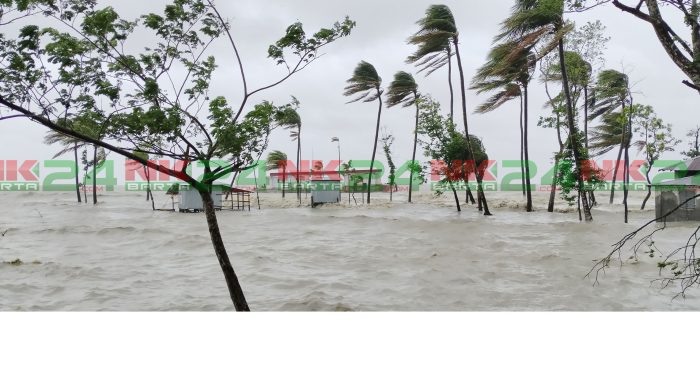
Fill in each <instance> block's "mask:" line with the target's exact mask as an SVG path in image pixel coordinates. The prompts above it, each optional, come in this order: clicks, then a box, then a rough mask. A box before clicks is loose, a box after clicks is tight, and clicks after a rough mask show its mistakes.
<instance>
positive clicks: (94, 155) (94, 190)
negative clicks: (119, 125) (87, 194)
mask: <svg viewBox="0 0 700 390" xmlns="http://www.w3.org/2000/svg"><path fill="white" fill-rule="evenodd" d="M92 204H93V205H96V204H97V146H95V147H94V148H93V152H92Z"/></svg>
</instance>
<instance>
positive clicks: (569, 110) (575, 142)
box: [559, 38, 593, 222]
mask: <svg viewBox="0 0 700 390" xmlns="http://www.w3.org/2000/svg"><path fill="white" fill-rule="evenodd" d="M559 67H560V68H561V76H562V77H561V78H562V84H563V87H564V95H565V96H566V114H567V117H568V123H569V138H570V139H571V141H572V142H571V143H570V144H571V148H572V150H573V152H574V160H576V171H577V173H578V187H579V188H578V191H579V196H580V193H581V192H583V191H584V190H585V188H584V182H583V169H582V167H581V163H582V161H581V155H580V153H579V152H580V150H579V147H580V145H579V141H580V140H579V139H578V132H577V131H576V123H574V106H573V103H572V100H571V90H570V89H569V76H568V74H567V70H566V61H565V59H564V38H562V39H560V40H559ZM582 201H583V212H584V215H585V218H586V222H592V221H593V215H592V214H591V208H590V206H589V204H588V198H586V197H583V198H582Z"/></svg>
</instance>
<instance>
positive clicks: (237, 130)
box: [0, 0, 355, 311]
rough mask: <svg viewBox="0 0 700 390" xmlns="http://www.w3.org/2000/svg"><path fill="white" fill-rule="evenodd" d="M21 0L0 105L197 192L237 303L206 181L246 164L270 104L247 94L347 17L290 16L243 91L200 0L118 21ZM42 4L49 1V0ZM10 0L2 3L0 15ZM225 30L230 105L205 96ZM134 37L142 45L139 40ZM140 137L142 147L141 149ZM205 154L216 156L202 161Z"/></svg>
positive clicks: (0, 68) (211, 9)
mask: <svg viewBox="0 0 700 390" xmlns="http://www.w3.org/2000/svg"><path fill="white" fill-rule="evenodd" d="M42 3H43V2H40V3H33V4H31V6H30V8H29V9H28V12H41V13H43V16H44V17H43V18H41V19H37V20H33V21H36V22H41V23H44V24H43V25H33V24H30V25H25V26H22V27H21V28H20V29H19V30H20V33H19V36H18V37H17V38H16V39H11V38H7V37H5V36H0V106H2V107H3V109H4V110H7V111H9V112H11V113H12V114H13V115H14V116H17V115H20V116H23V117H25V118H28V119H30V120H32V121H34V122H36V123H39V124H41V125H43V126H45V127H47V128H48V129H50V130H52V131H54V132H57V133H60V134H63V135H65V136H70V137H73V138H75V139H78V140H81V141H84V142H86V143H89V144H92V145H95V146H99V147H102V148H104V149H106V150H108V151H111V152H113V153H116V154H119V155H121V156H124V157H126V158H128V159H130V160H134V161H137V162H139V163H141V164H143V165H146V166H148V167H150V168H152V169H154V170H156V171H159V172H162V173H165V174H168V175H170V176H174V177H176V178H178V179H180V180H181V181H183V182H184V183H185V184H187V185H189V186H191V187H193V188H195V189H196V190H197V191H198V192H199V194H200V195H201V197H202V200H203V204H204V211H205V213H204V214H205V217H206V220H207V225H208V230H209V235H210V238H211V242H212V245H213V248H214V252H215V254H216V257H217V259H218V261H219V265H220V266H221V269H222V272H223V274H224V277H225V279H226V283H227V286H228V289H229V293H230V295H231V299H232V301H233V304H234V306H235V308H236V309H237V310H242V311H248V310H249V306H248V303H247V300H246V298H245V295H244V293H243V289H242V287H241V284H240V282H239V280H238V276H237V275H236V273H235V271H234V268H233V266H232V264H231V261H230V258H229V255H228V253H227V251H226V247H225V245H224V241H223V238H222V236H221V232H220V230H219V225H218V222H217V217H216V213H215V210H214V202H213V199H212V195H211V186H212V185H213V184H214V182H215V181H216V180H218V179H220V178H223V177H225V176H227V175H229V174H230V173H232V172H236V171H240V170H243V169H246V168H247V167H250V166H253V165H254V162H255V160H257V159H258V158H259V157H260V155H261V153H262V152H263V151H264V150H265V148H266V147H267V140H268V137H269V132H270V130H271V128H272V124H273V123H274V115H273V114H274V112H275V111H276V109H277V108H276V107H275V106H274V105H272V104H271V103H269V102H263V103H260V104H258V105H256V106H255V108H254V109H252V110H250V109H248V101H249V100H251V99H252V98H253V97H254V96H255V95H257V94H258V93H259V92H261V91H265V90H268V89H270V88H273V87H275V86H277V85H279V84H281V83H282V82H284V81H286V80H288V79H289V78H291V77H292V76H293V75H295V74H296V73H298V72H299V71H301V70H303V69H305V68H306V67H307V66H309V65H310V64H311V63H312V62H314V61H315V59H317V58H318V57H319V55H320V54H321V53H319V50H321V49H323V48H324V47H325V46H327V45H328V44H330V43H332V42H334V41H335V40H337V39H339V38H341V37H345V36H347V35H349V34H350V33H351V31H352V29H353V28H354V26H355V23H354V22H353V21H351V20H350V19H347V18H346V19H345V20H344V21H343V22H338V23H335V24H334V25H333V26H331V27H330V28H324V29H321V30H320V31H318V32H317V33H315V34H313V35H312V36H308V35H307V34H306V32H305V31H304V29H303V26H302V24H301V23H295V24H293V25H291V26H289V28H288V29H287V31H286V34H285V36H284V37H283V38H282V39H280V40H279V41H277V42H276V43H275V44H273V45H271V46H270V48H269V50H268V56H269V57H270V58H271V59H273V60H274V61H275V62H276V63H277V64H279V65H284V68H285V69H286V71H285V73H284V74H283V75H282V76H280V78H279V79H278V80H276V81H274V82H272V83H270V84H268V85H266V86H263V87H261V88H258V89H249V87H248V83H247V81H246V73H245V66H244V63H243V61H242V58H241V57H240V55H239V51H238V48H237V44H236V40H235V39H234V38H233V36H234V33H233V31H231V28H230V25H229V23H228V22H227V21H226V20H225V19H224V18H223V16H222V15H221V14H220V13H219V11H218V9H217V8H216V7H215V6H214V5H213V3H212V1H210V0H206V1H205V0H173V1H172V2H171V3H169V4H168V5H167V6H166V8H165V10H164V11H163V12H161V13H149V14H146V15H143V16H142V17H140V18H139V19H138V20H126V19H124V18H122V17H120V16H119V14H118V13H117V12H116V11H115V10H114V9H113V8H111V7H105V8H99V7H98V6H97V5H96V4H95V2H92V1H84V0H65V1H61V2H56V4H51V5H50V6H49V5H43V4H42ZM51 3H53V2H51ZM13 4H22V5H25V4H27V2H26V1H18V2H13V1H9V6H8V1H3V2H2V3H0V15H6V13H5V12H4V11H5V9H7V8H8V7H13ZM219 39H225V40H226V41H227V42H228V43H229V44H230V48H231V53H232V57H233V58H234V60H235V65H236V69H237V70H238V71H240V76H241V79H242V81H243V83H242V85H243V90H242V94H241V96H240V97H236V100H239V101H240V104H239V105H238V106H237V108H234V107H232V106H231V105H230V104H229V103H228V99H227V98H226V97H224V96H218V97H217V96H211V95H212V93H211V80H212V77H213V75H214V73H215V70H216V68H217V66H216V62H215V59H214V57H212V56H210V55H209V54H210V51H209V48H210V47H211V45H212V44H213V43H214V42H216V41H217V40H219ZM144 42H154V43H153V45H151V46H149V47H146V48H144V49H143V50H139V49H138V48H139V47H142V46H143V45H144ZM81 120H82V121H85V122H86V123H87V122H92V123H94V124H95V128H97V129H99V130H100V134H102V135H103V139H98V138H96V137H93V136H90V135H86V134H84V133H82V132H80V131H77V130H78V129H76V128H75V127H74V126H73V125H72V124H73V123H76V121H81ZM145 146H147V147H145ZM134 152H146V153H148V154H155V155H162V156H164V157H167V158H172V159H174V160H176V162H178V164H176V166H177V168H174V169H170V168H167V167H163V166H160V165H158V164H154V163H152V162H149V161H147V160H144V159H143V158H142V157H140V156H138V155H137V154H135V153H134ZM213 159H219V160H223V161H225V162H226V163H224V164H213V163H212V160H213ZM195 161H200V162H201V163H202V165H203V166H204V174H203V176H202V177H201V178H200V179H197V178H195V177H193V176H191V175H190V174H188V169H187V168H188V167H189V166H190V164H192V163H193V162H195Z"/></svg>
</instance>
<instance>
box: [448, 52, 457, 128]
mask: <svg viewBox="0 0 700 390" xmlns="http://www.w3.org/2000/svg"><path fill="white" fill-rule="evenodd" d="M447 77H448V78H447V82H448V84H449V85H450V121H452V123H454V121H455V91H454V86H453V85H452V48H451V47H450V46H447Z"/></svg>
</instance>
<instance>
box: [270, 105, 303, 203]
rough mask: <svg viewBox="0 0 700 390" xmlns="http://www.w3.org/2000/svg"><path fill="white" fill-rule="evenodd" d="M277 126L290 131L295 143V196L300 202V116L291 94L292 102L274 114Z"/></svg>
mask: <svg viewBox="0 0 700 390" xmlns="http://www.w3.org/2000/svg"><path fill="white" fill-rule="evenodd" d="M275 116H276V118H275V120H276V121H277V124H278V126H280V127H282V128H283V129H287V130H289V131H290V136H291V138H292V141H296V143H297V165H296V166H297V169H296V170H297V174H296V181H297V198H298V199H299V204H301V178H300V175H299V172H300V170H301V116H300V115H299V101H298V100H297V98H295V97H294V96H292V103H290V104H288V105H287V106H285V107H283V108H282V109H281V110H279V111H278V112H277V113H276V114H275Z"/></svg>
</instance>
